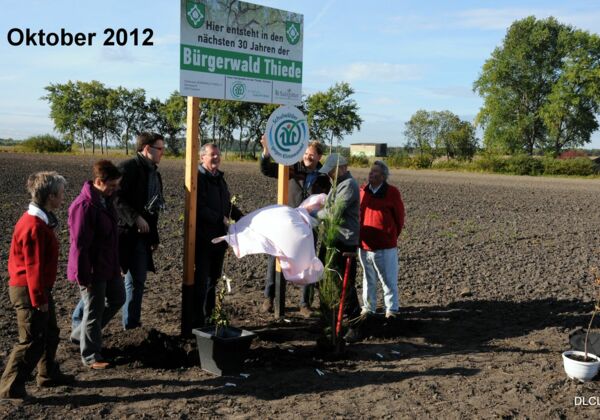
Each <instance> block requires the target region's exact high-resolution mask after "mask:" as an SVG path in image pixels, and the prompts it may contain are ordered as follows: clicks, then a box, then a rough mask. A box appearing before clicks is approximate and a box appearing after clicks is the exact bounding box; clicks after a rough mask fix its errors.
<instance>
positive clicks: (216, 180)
mask: <svg viewBox="0 0 600 420" xmlns="http://www.w3.org/2000/svg"><path fill="white" fill-rule="evenodd" d="M220 165H221V151H220V150H219V148H218V146H217V145H216V144H214V143H208V144H205V145H203V146H202V147H201V148H200V165H199V166H198V204H197V206H198V207H197V213H196V255H195V263H196V270H195V272H194V302H195V305H194V316H193V321H192V322H193V327H194V328H198V327H202V326H204V325H205V324H206V323H207V322H210V317H211V315H212V312H213V309H214V307H215V288H216V285H217V280H219V278H221V275H222V273H223V261H224V258H225V251H227V242H220V243H218V244H213V243H212V242H211V241H212V240H213V239H214V238H216V237H218V236H223V235H226V234H227V231H228V228H229V222H230V219H233V220H235V221H237V220H239V219H240V218H241V217H242V216H243V215H242V212H241V211H240V210H239V209H238V208H237V207H236V206H235V204H234V203H232V199H231V194H230V193H229V188H228V187H227V182H225V178H224V177H223V172H221V171H220V170H219V166H220Z"/></svg>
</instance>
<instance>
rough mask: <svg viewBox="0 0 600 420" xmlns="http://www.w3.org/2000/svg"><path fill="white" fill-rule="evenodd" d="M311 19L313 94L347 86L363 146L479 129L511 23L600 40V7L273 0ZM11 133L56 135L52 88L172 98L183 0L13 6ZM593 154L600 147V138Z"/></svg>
mask: <svg viewBox="0 0 600 420" xmlns="http://www.w3.org/2000/svg"><path fill="white" fill-rule="evenodd" d="M257 3H258V4H261V5H265V6H270V7H276V8H279V9H284V10H289V11H293V12H297V13H301V14H303V15H304V60H303V61H304V63H303V67H304V76H303V91H304V93H305V94H310V93H314V92H316V91H319V90H325V89H327V88H328V87H330V86H332V85H333V84H334V83H335V82H338V81H347V82H349V83H350V84H351V85H352V87H353V88H354V89H355V90H356V94H355V95H354V99H355V100H356V101H357V102H358V105H359V107H360V114H361V117H362V118H363V119H364V123H363V126H362V129H361V130H360V132H357V133H355V134H354V135H353V136H349V137H347V138H346V139H345V141H344V144H346V145H347V144H349V143H353V142H359V141H360V142H362V141H369V142H387V143H388V144H391V145H399V144H402V143H403V142H404V139H403V137H402V131H403V129H404V123H405V122H406V121H407V120H408V119H409V118H410V116H411V115H412V114H413V113H414V112H415V111H417V110H419V109H426V110H430V111H433V110H435V111H441V110H449V111H452V112H454V113H455V114H458V115H459V116H460V117H462V118H463V119H466V120H469V121H472V120H473V118H474V117H475V115H476V114H477V112H478V110H479V108H480V106H481V104H482V100H481V98H479V97H478V96H477V95H475V94H474V93H473V91H472V84H473V81H474V80H475V79H476V78H477V77H478V75H479V72H480V71H481V66H482V65H483V63H484V62H485V60H486V59H487V58H489V56H490V54H491V52H492V51H493V49H494V48H495V47H496V46H498V45H500V43H501V42H502V39H503V37H504V35H505V34H506V30H507V28H508V26H509V25H510V24H511V23H512V22H513V21H515V20H517V19H521V18H524V17H526V16H529V15H534V16H536V17H537V18H546V17H548V16H554V17H556V18H557V19H558V20H559V21H560V22H562V23H568V24H571V25H573V26H575V27H577V28H581V29H585V30H588V31H591V32H594V33H599V32H600V3H599V2H598V1H597V0H570V1H555V0H543V1H542V0H540V1H538V0H520V1H514V0H503V1H471V0H454V1H447V0H446V1H432V0H421V1H389V0H373V1H370V2H364V1H355V0H318V1H316V0H261V1H257ZM0 5H1V6H2V13H1V14H0V36H1V37H0V57H1V61H0V63H1V65H2V67H1V69H0V93H1V94H0V137H2V138H7V137H12V138H17V139H22V138H25V137H28V136H30V135H34V134H42V133H47V132H52V130H53V125H52V121H51V120H50V119H49V117H48V114H49V107H48V104H47V102H45V101H42V100H40V97H41V96H43V95H44V94H45V91H44V86H47V85H48V84H50V83H64V82H67V81H68V80H81V81H91V80H98V81H101V82H103V83H105V84H106V85H108V86H110V87H117V86H124V87H127V88H143V89H145V90H146V92H147V95H148V97H159V98H161V99H165V98H166V97H167V96H168V95H169V94H170V93H171V92H173V91H174V90H176V89H178V87H179V49H178V45H179V1H176V0H156V1H139V0H118V1H117V0H103V1H90V0H77V1H76V0H52V1H22V0H1V1H0ZM136 27H137V28H139V29H140V30H141V29H143V28H151V29H152V30H153V31H154V37H153V40H154V46H152V47H141V46H137V47H135V46H131V45H130V46H127V47H106V46H102V45H101V43H102V41H103V39H104V36H103V35H102V33H103V32H104V30H105V29H106V28H113V29H118V28H125V29H128V30H132V29H134V28H136ZM11 28H21V29H23V30H25V29H26V28H29V29H31V30H32V31H35V32H37V31H39V30H40V29H43V30H44V31H46V32H54V31H55V32H59V31H60V29H61V28H65V29H66V30H67V31H69V32H73V33H75V32H96V33H97V34H98V35H97V37H96V39H95V40H94V41H95V42H94V45H93V46H85V47H76V46H72V47H48V46H46V47H40V46H38V47H33V46H29V47H27V46H19V47H15V46H10V45H9V44H8V42H7V34H8V32H9V30H10V29H11ZM592 146H594V147H597V148H600V136H599V135H598V133H596V134H595V135H594V140H593V143H592Z"/></svg>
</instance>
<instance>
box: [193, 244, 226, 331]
mask: <svg viewBox="0 0 600 420" xmlns="http://www.w3.org/2000/svg"><path fill="white" fill-rule="evenodd" d="M197 245H198V246H197V248H196V259H195V262H196V270H195V272H194V308H193V311H194V316H193V320H192V327H193V328H201V327H204V326H205V325H207V324H210V323H211V322H210V317H211V315H212V312H213V310H214V308H215V296H216V287H217V281H218V280H219V279H220V278H221V275H222V274H223V261H224V259H225V251H227V246H223V245H224V244H223V243H220V244H210V245H209V244H197Z"/></svg>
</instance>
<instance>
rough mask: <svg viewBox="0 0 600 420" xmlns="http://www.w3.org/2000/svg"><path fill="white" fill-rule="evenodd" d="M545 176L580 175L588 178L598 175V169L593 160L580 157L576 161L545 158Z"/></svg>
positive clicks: (543, 162)
mask: <svg viewBox="0 0 600 420" xmlns="http://www.w3.org/2000/svg"><path fill="white" fill-rule="evenodd" d="M542 164H543V165H544V174H545V175H579V176H588V175H594V174H597V173H598V167H597V165H596V164H595V163H594V161H592V160H591V159H588V158H585V157H580V158H574V159H554V158H549V157H547V158H544V159H543V161H542Z"/></svg>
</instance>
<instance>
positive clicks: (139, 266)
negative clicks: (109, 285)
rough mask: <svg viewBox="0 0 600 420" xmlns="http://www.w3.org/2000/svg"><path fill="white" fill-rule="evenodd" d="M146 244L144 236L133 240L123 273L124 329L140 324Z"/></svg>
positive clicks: (144, 283) (146, 270)
mask: <svg viewBox="0 0 600 420" xmlns="http://www.w3.org/2000/svg"><path fill="white" fill-rule="evenodd" d="M148 252H149V250H148V246H147V244H146V240H145V239H144V238H140V239H138V240H137V241H135V245H134V250H133V257H132V258H131V263H130V266H129V271H127V274H126V275H125V305H123V328H125V329H126V330H128V329H131V328H137V327H139V326H141V325H142V323H141V317H142V297H143V296H144V287H145V285H146V277H147V273H148V257H149V255H148Z"/></svg>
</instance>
